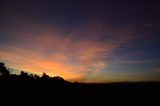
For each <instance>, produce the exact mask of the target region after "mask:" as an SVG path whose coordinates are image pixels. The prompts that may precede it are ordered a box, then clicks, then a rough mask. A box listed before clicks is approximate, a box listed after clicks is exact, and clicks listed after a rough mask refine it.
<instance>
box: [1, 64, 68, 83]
mask: <svg viewBox="0 0 160 106" xmlns="http://www.w3.org/2000/svg"><path fill="white" fill-rule="evenodd" d="M0 79H1V80H2V79H4V80H12V81H13V80H21V81H23V80H26V81H33V80H34V81H52V82H55V83H59V84H60V83H61V84H64V83H69V82H68V81H66V80H64V79H63V78H62V77H59V76H55V77H51V76H49V75H47V74H46V73H43V74H42V76H41V77H40V76H38V75H36V74H28V73H27V72H24V71H21V72H20V75H16V74H10V70H9V69H7V68H6V66H5V63H2V62H0Z"/></svg>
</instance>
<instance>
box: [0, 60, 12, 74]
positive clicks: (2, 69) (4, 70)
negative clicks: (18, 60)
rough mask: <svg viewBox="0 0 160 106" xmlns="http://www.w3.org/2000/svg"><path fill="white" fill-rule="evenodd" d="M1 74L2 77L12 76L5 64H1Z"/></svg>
mask: <svg viewBox="0 0 160 106" xmlns="http://www.w3.org/2000/svg"><path fill="white" fill-rule="evenodd" d="M0 74H1V75H2V76H9V75H10V72H9V70H7V68H6V67H5V64H4V63H2V62H0Z"/></svg>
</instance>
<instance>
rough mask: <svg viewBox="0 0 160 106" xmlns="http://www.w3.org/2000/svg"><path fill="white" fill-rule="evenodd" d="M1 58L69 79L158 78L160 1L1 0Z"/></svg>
mask: <svg viewBox="0 0 160 106" xmlns="http://www.w3.org/2000/svg"><path fill="white" fill-rule="evenodd" d="M0 61H1V62H4V63H5V64H6V65H7V67H10V68H13V69H15V70H14V71H13V73H15V74H18V73H19V71H20V70H24V71H26V72H29V73H34V74H38V75H41V74H42V73H43V72H45V73H46V74H48V75H50V76H61V77H63V78H64V79H66V80H69V81H79V82H115V81H116V82H121V81H160V3H159V2H158V0H0Z"/></svg>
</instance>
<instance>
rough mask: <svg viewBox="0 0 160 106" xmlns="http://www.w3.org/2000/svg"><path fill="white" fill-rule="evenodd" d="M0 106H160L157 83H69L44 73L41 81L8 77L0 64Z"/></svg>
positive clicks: (158, 84)
mask: <svg viewBox="0 0 160 106" xmlns="http://www.w3.org/2000/svg"><path fill="white" fill-rule="evenodd" d="M0 91H1V92H0V105H2V106H3V105H5V106H6V105H19V106H22V105H23V106H24V105H27V106H28V105H33V104H34V105H45V106H48V105H55V106H59V105H70V106H72V105H73V106H77V105H78V106H84V105H85V106H92V105H97V106H100V105H102V104H103V105H112V106H113V105H115V106H117V105H123V106H124V105H126V106H128V105H129V106H132V105H133V106H142V105H143V106H144V105H145V106H146V105H149V106H153V105H157V106H158V105H160V103H159V102H158V99H159V98H160V83H159V82H136V83H108V84H107V83H103V84H85V83H71V82H68V81H66V80H64V79H63V78H61V77H59V76H56V77H50V76H48V75H47V74H46V73H43V75H42V77H40V76H38V75H33V74H30V75H29V74H28V73H26V72H24V71H21V73H20V75H15V74H10V71H9V70H8V69H7V68H6V67H5V64H4V63H0Z"/></svg>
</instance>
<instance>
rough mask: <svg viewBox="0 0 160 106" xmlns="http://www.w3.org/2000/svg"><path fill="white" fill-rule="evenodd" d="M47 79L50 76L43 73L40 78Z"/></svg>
mask: <svg viewBox="0 0 160 106" xmlns="http://www.w3.org/2000/svg"><path fill="white" fill-rule="evenodd" d="M48 79H50V77H49V76H48V75H47V74H46V73H43V75H42V80H48Z"/></svg>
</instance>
